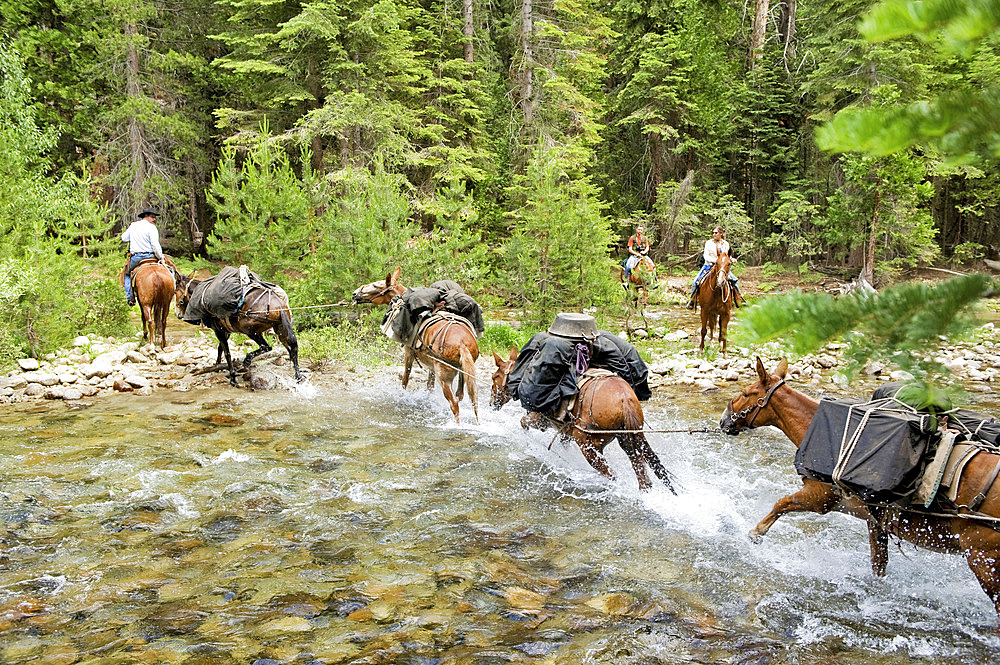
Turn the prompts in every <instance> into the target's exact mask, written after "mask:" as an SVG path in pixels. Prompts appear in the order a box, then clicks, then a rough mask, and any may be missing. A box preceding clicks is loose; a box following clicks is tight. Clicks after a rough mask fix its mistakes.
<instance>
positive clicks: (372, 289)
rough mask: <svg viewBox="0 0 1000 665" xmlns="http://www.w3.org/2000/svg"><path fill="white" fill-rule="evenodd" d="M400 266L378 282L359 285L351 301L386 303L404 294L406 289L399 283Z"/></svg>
mask: <svg viewBox="0 0 1000 665" xmlns="http://www.w3.org/2000/svg"><path fill="white" fill-rule="evenodd" d="M400 270H401V269H400V268H396V269H395V270H394V271H392V272H391V273H389V274H388V275H386V276H385V279H380V280H378V281H377V282H369V283H368V284H365V285H363V286H359V287H358V288H357V289H355V290H354V293H353V294H352V295H351V302H353V303H354V304H355V305H360V304H363V303H370V304H372V305H384V304H386V303H387V302H389V301H390V300H392V299H393V298H395V297H396V296H398V295H402V294H403V291H405V289H404V288H403V287H402V286H400V285H399V273H400Z"/></svg>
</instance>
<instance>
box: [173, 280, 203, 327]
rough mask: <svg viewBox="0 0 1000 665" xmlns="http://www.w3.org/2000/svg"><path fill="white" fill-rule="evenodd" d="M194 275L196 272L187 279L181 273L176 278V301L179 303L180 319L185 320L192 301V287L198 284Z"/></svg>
mask: <svg viewBox="0 0 1000 665" xmlns="http://www.w3.org/2000/svg"><path fill="white" fill-rule="evenodd" d="M194 275H195V273H194V271H191V274H190V275H188V276H187V277H185V276H184V275H182V274H181V273H179V272H178V273H177V274H176V275H175V276H174V301H175V302H176V303H177V318H178V319H183V318H184V312H185V311H186V310H187V306H188V302H190V301H191V287H192V286H194V285H195V284H197V283H198V280H196V279H195V278H194Z"/></svg>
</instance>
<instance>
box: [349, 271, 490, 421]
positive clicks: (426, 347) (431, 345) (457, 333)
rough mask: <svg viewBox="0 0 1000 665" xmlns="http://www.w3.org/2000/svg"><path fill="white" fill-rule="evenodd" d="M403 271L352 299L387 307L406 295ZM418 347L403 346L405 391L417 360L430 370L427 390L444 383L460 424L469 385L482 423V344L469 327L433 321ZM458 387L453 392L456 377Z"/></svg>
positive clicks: (422, 333)
mask: <svg viewBox="0 0 1000 665" xmlns="http://www.w3.org/2000/svg"><path fill="white" fill-rule="evenodd" d="M400 271H401V269H400V268H396V270H394V271H393V272H391V273H389V274H388V275H386V277H385V279H384V280H378V281H377V282H370V283H368V284H365V285H364V286H359V287H358V288H357V289H356V290H355V291H354V294H353V295H352V296H351V300H352V302H354V303H355V304H362V303H370V304H372V305H385V304H388V303H389V301H391V300H392V299H393V298H395V297H396V296H401V295H403V294H404V293H406V290H407V289H406V287H405V286H403V285H401V284H400V283H399V274H400ZM419 342H420V343H419V345H418V348H416V349H414V348H412V347H410V346H407V345H405V344H404V345H403V357H404V360H403V363H404V364H403V388H404V389H405V388H406V386H407V384H408V383H409V382H410V371H411V370H412V369H413V360H414V358H416V360H417V361H418V362H420V363H421V364H424V365H427V366H429V367H431V371H430V372H429V373H428V376H427V389H428V390H430V389H431V388H433V387H434V381H435V379H436V380H437V382H438V383H440V384H441V392H442V393H443V394H444V398H445V399H446V400H448V404H449V406H450V407H451V412H452V414H453V415H454V416H455V422H458V403H459V402H460V401H462V397H464V395H465V388H466V386H468V389H469V399H470V400H471V401H472V412H473V414H475V417H476V422H477V423H478V422H479V395H478V392H477V390H476V359H478V358H479V342H477V341H476V335H475V334H474V333H473V331H472V330H471V328H470V327H466V326H465V325H461V324H455V323H454V322H453V321H451V320H441V321H436V322H432V323H431V324H430V325H427V326H424V327H423V328H422V329H421V331H420V340H419ZM456 376H457V377H458V384H457V387H456V388H455V391H454V392H453V391H452V384H453V383H454V381H455V377H456Z"/></svg>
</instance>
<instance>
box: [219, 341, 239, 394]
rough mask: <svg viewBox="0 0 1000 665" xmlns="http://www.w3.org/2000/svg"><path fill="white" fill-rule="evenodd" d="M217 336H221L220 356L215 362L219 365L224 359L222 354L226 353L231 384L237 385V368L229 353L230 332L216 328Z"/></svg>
mask: <svg viewBox="0 0 1000 665" xmlns="http://www.w3.org/2000/svg"><path fill="white" fill-rule="evenodd" d="M215 336H216V337H218V338H219V357H218V358H217V359H216V361H215V364H216V365H218V364H219V362H221V360H222V354H223V353H224V354H225V355H226V366H227V367H229V385H231V386H235V385H236V369H235V368H234V367H233V357H232V356H231V355H230V353H229V333H227V332H225V331H223V330H221V329H219V328H216V329H215Z"/></svg>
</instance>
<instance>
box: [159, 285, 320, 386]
mask: <svg viewBox="0 0 1000 665" xmlns="http://www.w3.org/2000/svg"><path fill="white" fill-rule="evenodd" d="M193 277H194V273H192V274H191V276H189V277H185V276H184V275H177V289H176V297H177V316H178V318H184V312H185V310H186V309H187V306H188V303H189V302H190V300H191V292H192V289H194V287H196V286H198V284H200V283H201V282H202V281H203V280H199V279H193ZM201 322H202V323H203V324H204V325H206V326H208V327H209V328H211V329H212V331H213V332H214V333H215V336H216V338H218V340H219V353H218V355H217V356H216V359H215V364H216V365H218V364H219V363H220V362H222V356H223V354H225V356H226V366H227V367H228V368H229V383H230V384H231V385H234V386H235V385H236V370H235V369H234V368H233V358H232V356H231V355H230V353H229V335H230V334H231V333H234V332H235V333H243V334H244V335H246V336H247V337H249V338H250V339H252V340H253V341H254V342H256V343H257V349H256V350H254V351H251V352H250V353H248V354H246V356H245V357H244V358H243V366H244V367H250V363H251V362H252V361H253V359H254V358H256V357H257V356H259V355H260V354H262V353H267V352H268V351H270V350H271V345H270V344H268V343H267V340H265V339H264V333H265V332H267V331H268V330H273V331H274V332H275V334H277V335H278V340H279V341H280V342H281V344H282V345H283V346H284V347H285V348H286V349H287V350H288V357H289V358H291V360H292V367H293V368H294V370H295V380H296V381H300V382H301V381H303V380H304V379H305V377H303V376H302V373H301V372H300V371H299V342H298V340H297V339H296V338H295V330H294V328H292V312H291V310H290V309H289V307H288V298H287V296H285V293H284V291H281V290H280V289H277V290H276V289H272V288H268V287H266V286H262V285H259V284H254V285H251V287H250V288H249V290H248V291H247V293H246V298H245V300H244V303H243V306H242V307H240V308H239V309H238V310H237V311H236V312H235V313H234V314H232V315H230V316H228V317H226V318H225V319H220V318H218V317H214V316H212V317H210V318H208V319H202V321H201Z"/></svg>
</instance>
